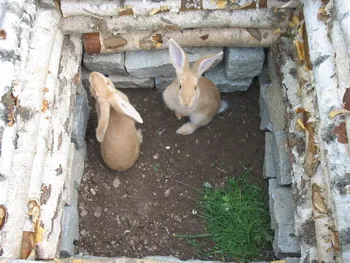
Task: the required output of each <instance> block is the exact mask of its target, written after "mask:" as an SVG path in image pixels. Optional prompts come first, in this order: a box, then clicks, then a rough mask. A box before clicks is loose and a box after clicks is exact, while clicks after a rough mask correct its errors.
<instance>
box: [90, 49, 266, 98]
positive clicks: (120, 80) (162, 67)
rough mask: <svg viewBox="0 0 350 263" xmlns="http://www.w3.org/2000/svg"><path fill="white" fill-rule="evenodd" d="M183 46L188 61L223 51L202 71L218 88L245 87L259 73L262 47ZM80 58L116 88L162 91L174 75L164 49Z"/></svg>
mask: <svg viewBox="0 0 350 263" xmlns="http://www.w3.org/2000/svg"><path fill="white" fill-rule="evenodd" d="M184 50H185V52H186V54H187V56H188V60H189V63H190V65H192V64H193V63H194V62H195V61H196V60H197V59H199V58H200V57H202V56H206V55H210V54H217V53H219V52H221V51H224V53H225V56H224V59H223V61H222V62H221V63H219V62H220V61H218V62H217V63H216V64H215V65H214V66H213V67H212V68H211V69H209V70H208V71H207V72H206V73H205V74H204V75H205V76H206V77H207V78H209V79H210V80H212V81H213V82H214V84H216V85H217V87H218V88H219V90H220V91H221V92H235V91H246V90H247V89H248V88H249V86H250V84H251V83H252V80H253V78H254V77H255V76H257V75H259V74H260V72H261V70H262V66H263V63H264V60H265V55H264V49H263V48H217V47H201V48H184ZM83 62H84V66H85V67H86V68H87V69H88V71H99V72H101V73H103V74H105V75H108V76H109V77H110V78H111V80H112V81H113V83H114V84H115V86H116V87H119V88H153V87H156V88H157V90H158V91H159V92H163V91H164V90H165V88H166V87H167V86H168V85H169V84H170V83H171V82H172V81H173V80H174V78H175V77H176V73H175V69H174V67H173V66H172V64H171V62H170V58H169V52H168V50H151V51H133V52H125V53H114V54H95V55H88V54H85V55H84V60H83ZM84 79H85V80H86V79H87V76H85V77H84Z"/></svg>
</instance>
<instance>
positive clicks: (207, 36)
mask: <svg viewBox="0 0 350 263" xmlns="http://www.w3.org/2000/svg"><path fill="white" fill-rule="evenodd" d="M170 38H173V39H174V40H176V42H177V43H179V44H180V45H181V46H182V47H203V46H205V47H222V46H225V47H269V46H271V45H272V44H273V43H274V42H276V41H277V40H278V38H279V34H278V33H274V30H273V29H254V28H248V29H246V28H221V29H218V28H198V29H187V30H182V31H157V32H133V33H131V34H113V33H111V32H101V33H88V34H84V35H83V40H84V47H85V51H86V52H87V53H89V54H93V53H112V52H124V51H135V50H151V49H165V48H167V47H168V41H169V39H170Z"/></svg>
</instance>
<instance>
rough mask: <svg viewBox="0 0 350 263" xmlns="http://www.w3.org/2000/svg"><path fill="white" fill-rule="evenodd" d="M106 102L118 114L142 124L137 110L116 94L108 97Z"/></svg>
mask: <svg viewBox="0 0 350 263" xmlns="http://www.w3.org/2000/svg"><path fill="white" fill-rule="evenodd" d="M108 101H109V103H110V104H111V106H112V107H113V108H114V109H115V110H116V111H117V112H119V113H121V114H124V115H126V116H129V117H130V118H132V119H134V120H135V121H137V122H139V123H143V120H142V118H141V116H140V114H139V113H138V112H137V110H136V109H135V108H134V107H133V106H132V105H131V104H130V103H129V102H127V101H125V100H123V98H122V97H121V96H120V95H119V94H118V93H116V92H114V93H113V94H111V96H109V97H108Z"/></svg>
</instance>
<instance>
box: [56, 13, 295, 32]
mask: <svg viewBox="0 0 350 263" xmlns="http://www.w3.org/2000/svg"><path fill="white" fill-rule="evenodd" d="M289 15H290V12H289V11H285V12H276V11H274V10H272V9H261V10H234V11H227V10H212V11H187V12H180V13H179V14H176V13H160V14H156V15H154V16H148V17H145V16H139V17H134V16H119V17H118V16H113V17H100V18H97V17H91V16H75V17H68V18H64V19H62V21H61V25H60V28H61V29H62V31H63V33H65V34H70V33H93V32H100V31H113V32H118V33H125V32H126V33H130V32H132V31H136V30H137V31H144V30H146V31H147V30H148V31H149V30H158V29H162V28H168V29H178V30H183V29H189V28H213V27H214V28H215V27H219V28H224V27H239V28H276V27H286V26H287V25H288V20H289V19H288V17H289Z"/></svg>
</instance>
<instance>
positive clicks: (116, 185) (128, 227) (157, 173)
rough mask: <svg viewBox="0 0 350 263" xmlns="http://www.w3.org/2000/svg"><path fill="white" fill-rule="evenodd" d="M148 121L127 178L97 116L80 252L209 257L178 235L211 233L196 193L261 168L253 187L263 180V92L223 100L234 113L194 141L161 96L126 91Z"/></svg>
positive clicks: (90, 137) (83, 194)
mask: <svg viewBox="0 0 350 263" xmlns="http://www.w3.org/2000/svg"><path fill="white" fill-rule="evenodd" d="M124 92H125V93H126V94H127V95H128V96H129V98H130V101H131V103H132V104H133V105H134V106H135V108H136V109H137V110H138V111H139V112H140V114H141V116H142V118H143V120H144V123H143V124H142V125H138V127H139V128H141V129H142V133H143V143H142V145H141V154H140V157H139V159H138V160H137V162H136V164H135V166H134V167H133V168H131V169H130V170H129V171H127V172H123V173H120V172H115V171H112V170H109V169H108V168H107V167H106V166H105V165H104V163H103V161H102V158H101V156H100V149H99V143H98V142H97V140H96V137H95V128H96V126H97V120H96V112H95V111H94V110H93V111H92V113H91V117H90V121H89V124H88V129H87V134H86V140H87V165H86V169H85V173H84V175H83V180H82V184H81V187H80V191H79V213H80V233H81V240H80V241H79V242H78V243H77V249H78V253H83V254H88V255H94V256H107V257H113V256H114V257H115V256H118V257H121V256H126V257H137V258H140V257H145V256H155V255H159V256H160V255H164V256H170V255H171V256H176V257H179V258H181V259H182V260H186V259H190V258H197V259H205V258H203V257H201V256H200V255H197V254H196V251H195V249H194V248H193V247H192V246H190V245H189V244H188V243H187V242H186V241H184V240H181V239H180V238H178V237H176V234H201V233H205V224H204V222H203V221H202V220H201V219H200V218H199V217H198V216H196V215H194V214H195V211H196V209H197V206H198V203H197V200H198V193H197V191H196V189H202V187H203V183H205V182H209V183H210V184H211V185H213V186H214V187H219V186H222V185H223V184H224V182H225V180H226V179H227V178H229V177H232V176H239V175H240V172H241V171H242V165H244V166H246V167H251V168H252V169H253V171H252V173H251V174H250V180H251V182H253V183H255V184H258V185H262V186H263V187H265V181H264V180H263V178H262V163H263V155H264V134H263V132H261V131H260V130H259V122H260V118H259V106H258V96H259V89H258V86H257V84H256V83H255V84H253V86H252V87H250V88H249V91H248V92H246V93H240V94H238V93H234V94H223V95H222V97H223V98H224V99H226V100H227V101H228V102H229V103H230V104H231V108H230V109H229V110H228V111H226V112H224V113H223V114H221V115H220V116H217V117H216V118H215V119H214V120H213V121H212V122H211V123H210V124H209V125H208V126H206V127H202V128H200V129H199V130H197V131H196V132H195V133H193V134H192V135H188V136H183V135H177V134H176V133H175V131H176V130H177V129H178V128H179V127H180V126H181V125H182V124H183V123H185V122H186V121H187V120H184V119H183V120H180V121H179V120H177V119H176V117H175V115H174V113H173V112H171V111H170V110H168V109H167V108H166V107H165V104H164V103H163V101H162V98H161V95H160V94H159V93H158V92H157V91H156V90H149V89H147V90H125V91H124ZM211 259H215V258H211Z"/></svg>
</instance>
